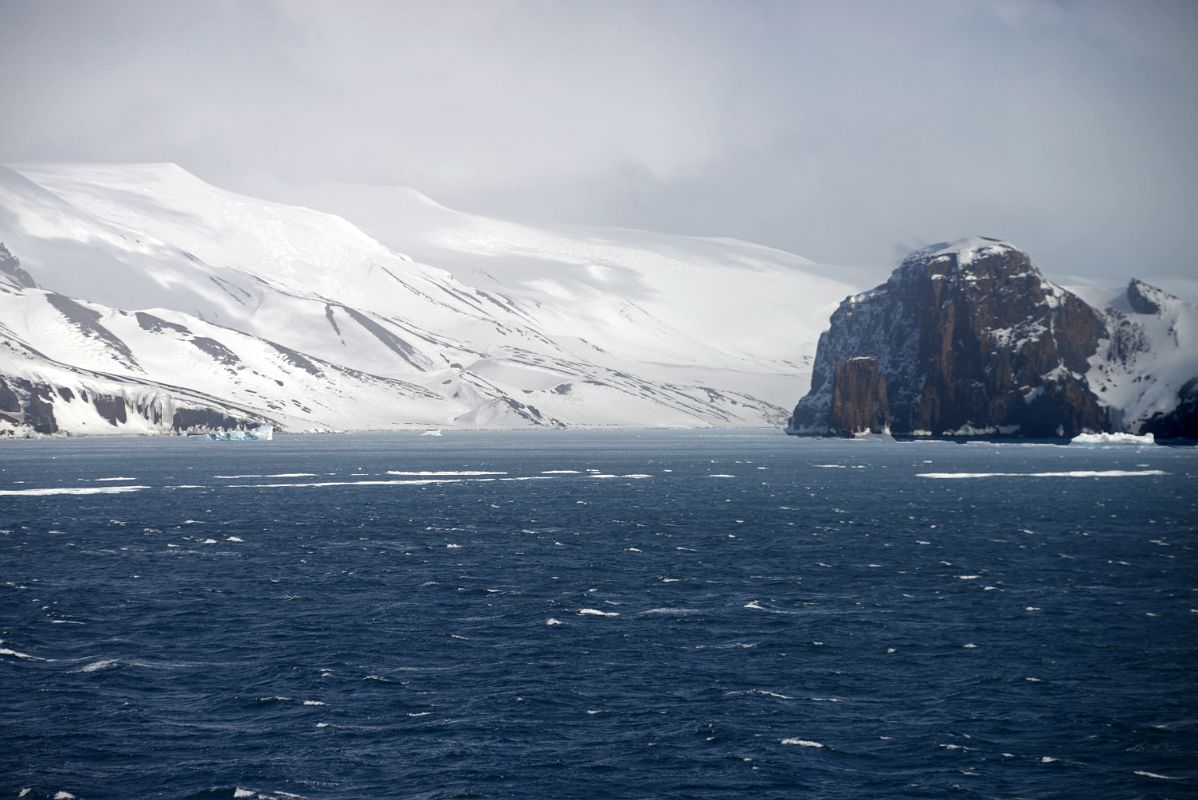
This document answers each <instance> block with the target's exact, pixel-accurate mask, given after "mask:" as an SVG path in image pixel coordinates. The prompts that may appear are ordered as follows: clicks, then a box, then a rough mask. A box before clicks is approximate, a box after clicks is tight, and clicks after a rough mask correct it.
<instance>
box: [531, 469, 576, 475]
mask: <svg viewBox="0 0 1198 800" xmlns="http://www.w3.org/2000/svg"><path fill="white" fill-rule="evenodd" d="M541 474H542V475H581V474H582V473H581V472H579V471H578V470H576V469H543V470H541Z"/></svg>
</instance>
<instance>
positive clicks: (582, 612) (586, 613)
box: [578, 608, 620, 617]
mask: <svg viewBox="0 0 1198 800" xmlns="http://www.w3.org/2000/svg"><path fill="white" fill-rule="evenodd" d="M578 614H579V616H583V617H618V616H620V612H618V611H600V610H599V609H597V608H580V609H578Z"/></svg>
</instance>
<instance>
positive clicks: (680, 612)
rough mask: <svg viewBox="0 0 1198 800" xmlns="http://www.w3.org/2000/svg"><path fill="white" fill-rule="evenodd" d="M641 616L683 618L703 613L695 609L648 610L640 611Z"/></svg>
mask: <svg viewBox="0 0 1198 800" xmlns="http://www.w3.org/2000/svg"><path fill="white" fill-rule="evenodd" d="M641 613H642V614H661V615H664V616H673V617H685V616H689V615H690V614H702V613H703V612H702V611H700V610H699V609H697V608H650V609H649V610H648V611H642V612H641Z"/></svg>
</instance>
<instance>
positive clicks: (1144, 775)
mask: <svg viewBox="0 0 1198 800" xmlns="http://www.w3.org/2000/svg"><path fill="white" fill-rule="evenodd" d="M1135 774H1136V775H1139V776H1140V777H1141V778H1155V779H1156V780H1158V781H1179V780H1181V778H1176V777H1173V778H1170V777H1169V776H1168V775H1159V774H1157V773H1155V772H1146V771H1145V770H1142V769H1138V770H1136V771H1135Z"/></svg>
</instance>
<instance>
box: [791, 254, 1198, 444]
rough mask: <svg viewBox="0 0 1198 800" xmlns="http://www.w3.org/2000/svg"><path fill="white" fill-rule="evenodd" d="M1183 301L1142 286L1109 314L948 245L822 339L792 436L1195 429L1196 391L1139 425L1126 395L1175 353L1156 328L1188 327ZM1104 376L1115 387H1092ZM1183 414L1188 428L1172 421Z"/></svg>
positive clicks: (851, 306)
mask: <svg viewBox="0 0 1198 800" xmlns="http://www.w3.org/2000/svg"><path fill="white" fill-rule="evenodd" d="M1177 304H1180V301H1178V300H1177V299H1176V298H1172V297H1171V296H1169V295H1167V294H1165V293H1163V292H1161V291H1160V290H1158V289H1155V288H1154V287H1151V286H1149V285H1147V284H1144V283H1142V282H1139V281H1133V282H1132V284H1131V286H1129V288H1128V291H1127V292H1126V298H1125V300H1124V306H1125V309H1126V313H1125V312H1121V311H1118V310H1116V309H1104V310H1099V309H1095V308H1093V307H1092V306H1090V305H1089V304H1088V303H1086V302H1085V301H1084V300H1082V299H1081V298H1080V297H1078V296H1077V295H1075V294H1073V293H1071V292H1069V291H1067V290H1065V289H1063V288H1061V287H1060V286H1057V285H1056V284H1054V283H1052V282H1051V281H1049V280H1047V279H1046V278H1045V277H1044V276H1043V275H1042V274H1041V273H1040V271H1039V270H1038V269H1036V267H1035V266H1034V265H1033V264H1032V263H1031V261H1030V259H1029V258H1028V256H1027V254H1026V253H1024V252H1022V251H1021V250H1019V249H1018V248H1016V247H1014V246H1013V245H1011V244H1009V243H1007V242H1002V241H999V240H996V239H989V238H983V237H978V238H973V239H968V240H964V241H960V242H956V243H953V244H939V245H934V246H932V247H929V248H926V249H923V250H920V251H917V252H915V253H912V254H911V255H910V256H908V257H907V258H906V259H904V260H903V262H902V263H901V264H900V265H899V266H898V268H897V269H896V270H895V271H894V273H893V274H892V275H891V276H890V279H889V280H888V281H887V282H886V283H885V284H883V285H881V286H878V287H877V288H875V289H873V290H871V291H868V292H864V293H862V294H858V295H854V296H851V297H849V298H847V299H845V301H844V302H843V303H841V305H840V307H839V308H838V309H837V310H836V312H835V313H834V314H833V315H832V319H831V325H830V327H829V329H828V330H827V331H826V332H825V333H824V334H823V335H822V336H821V337H820V341H819V346H818V350H817V353H816V358H815V363H814V366H813V375H812V382H811V391H810V392H809V393H808V394H807V395H806V396H805V397H803V398H802V400H800V401H799V404H798V406H797V407H796V408H795V411H794V415H793V416H792V417H791V421H790V425H789V426H788V432H790V433H795V434H806V435H853V434H856V433H862V432H866V431H872V432H879V431H882V430H885V429H886V428H887V427H888V428H889V430H890V431H891V432H893V433H902V434H915V435H958V436H959V435H966V436H968V435H1012V436H1025V437H1059V436H1069V437H1071V436H1075V435H1077V434H1078V433H1081V432H1083V431H1107V430H1113V429H1130V430H1137V431H1138V430H1140V429H1144V430H1148V429H1149V428H1150V427H1152V426H1153V425H1155V427H1156V428H1157V429H1158V430H1164V429H1169V430H1173V429H1177V430H1182V429H1185V427H1186V424H1187V423H1186V421H1185V419H1184V413H1185V412H1184V402H1183V401H1184V399H1185V397H1189V395H1187V394H1185V392H1184V391H1183V389H1184V387H1177V388H1172V392H1170V391H1169V390H1168V389H1161V390H1160V391H1156V392H1155V393H1154V395H1153V396H1154V397H1155V396H1157V395H1161V394H1162V392H1163V394H1166V395H1169V394H1171V398H1170V399H1166V400H1160V399H1159V398H1158V400H1157V401H1155V403H1154V404H1153V403H1150V404H1148V405H1149V406H1151V407H1150V408H1148V409H1147V410H1145V409H1137V410H1136V412H1135V413H1134V414H1132V415H1130V416H1129V415H1128V414H1127V413H1125V412H1126V408H1125V406H1126V403H1125V402H1123V401H1124V400H1125V398H1123V397H1121V396H1119V397H1117V395H1121V393H1125V392H1123V390H1124V389H1125V388H1126V386H1127V385H1128V384H1134V383H1137V382H1142V381H1143V379H1144V377H1145V376H1144V374H1142V373H1144V370H1139V371H1138V372H1139V373H1141V374H1137V369H1136V368H1135V363H1136V361H1137V360H1140V361H1145V359H1144V358H1143V354H1144V353H1145V352H1149V351H1151V350H1152V349H1153V348H1154V347H1159V346H1161V345H1157V344H1156V343H1155V340H1156V339H1158V338H1160V336H1159V334H1157V333H1155V331H1154V330H1152V328H1153V324H1152V323H1151V320H1160V319H1162V318H1163V317H1167V316H1169V315H1170V314H1172V315H1173V317H1176V316H1177V311H1178V308H1179V307H1180V306H1178V305H1177ZM1182 305H1184V304H1182ZM1187 309H1188V310H1192V309H1190V308H1189V307H1187ZM1157 327H1159V325H1158V326H1157ZM1174 327H1175V328H1176V324H1175V325H1174ZM1175 344H1176V342H1175ZM1146 363H1147V362H1146ZM1194 368H1195V369H1196V370H1198V365H1195V367H1194ZM1182 369H1183V374H1184V370H1185V369H1190V367H1188V366H1183V368H1182ZM1194 374H1198V371H1196V372H1195V373H1194ZM1192 377H1194V375H1186V378H1187V379H1188V378H1192ZM1098 378H1103V379H1105V380H1096V382H1097V383H1098V385H1097V386H1095V385H1092V379H1098ZM1190 394H1195V392H1194V391H1193V387H1190ZM1179 407H1181V408H1182V411H1181V412H1180V413H1182V415H1183V419H1175V418H1173V417H1172V416H1169V415H1170V414H1172V413H1173V412H1174V411H1175V410H1176V409H1178V408H1179ZM1154 414H1155V415H1157V417H1156V418H1154V417H1153V415H1154ZM1152 419H1156V422H1155V423H1152V422H1150V420H1152Z"/></svg>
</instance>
